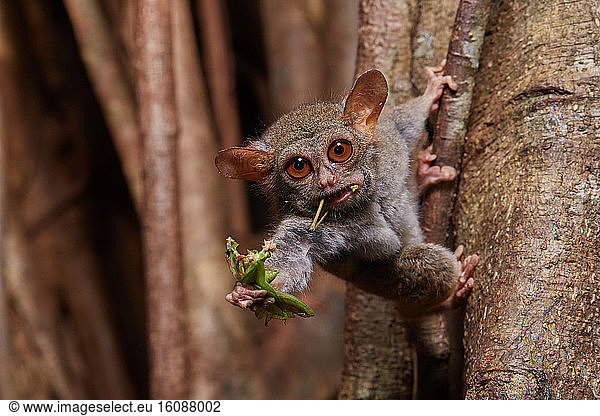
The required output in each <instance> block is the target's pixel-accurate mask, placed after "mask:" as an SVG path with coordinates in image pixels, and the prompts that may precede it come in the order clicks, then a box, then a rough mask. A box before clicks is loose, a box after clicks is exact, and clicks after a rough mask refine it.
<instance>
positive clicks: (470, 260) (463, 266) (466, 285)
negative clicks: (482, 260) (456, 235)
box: [436, 246, 479, 309]
mask: <svg viewBox="0 0 600 416" xmlns="http://www.w3.org/2000/svg"><path fill="white" fill-rule="evenodd" d="M463 250H464V249H463V246H458V247H457V248H456V250H455V251H454V257H456V261H457V262H458V263H459V266H460V274H459V276H458V284H457V285H456V288H455V289H454V291H453V293H452V294H451V295H450V296H448V298H447V299H446V300H445V301H443V302H442V303H440V304H439V305H438V308H439V309H455V308H458V307H459V306H461V305H463V304H464V302H465V301H466V299H467V297H468V296H469V294H470V293H471V290H472V289H473V284H474V280H473V278H472V277H471V272H472V271H473V269H474V268H475V266H476V265H477V262H478V261H479V257H478V256H477V254H472V255H470V256H467V258H465V259H464V260H461V259H460V258H461V257H462V255H463ZM438 308H436V309H438Z"/></svg>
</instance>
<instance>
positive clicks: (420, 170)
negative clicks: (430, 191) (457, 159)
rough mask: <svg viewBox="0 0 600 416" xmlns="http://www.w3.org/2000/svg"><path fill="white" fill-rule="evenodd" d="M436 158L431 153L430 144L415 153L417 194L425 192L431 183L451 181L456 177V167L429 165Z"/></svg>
mask: <svg viewBox="0 0 600 416" xmlns="http://www.w3.org/2000/svg"><path fill="white" fill-rule="evenodd" d="M436 158H437V155H435V154H433V153H432V146H429V147H427V148H426V149H425V150H421V151H420V152H419V154H418V155H417V183H418V186H419V194H422V193H423V192H425V190H426V189H427V188H429V187H430V186H432V185H435V184H438V183H440V182H444V181H451V180H453V179H454V178H456V169H454V168H453V167H452V166H431V162H433V161H434V160H435V159H436Z"/></svg>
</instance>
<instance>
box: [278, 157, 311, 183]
mask: <svg viewBox="0 0 600 416" xmlns="http://www.w3.org/2000/svg"><path fill="white" fill-rule="evenodd" d="M285 170H286V172H287V173H288V175H290V176H291V177H292V178H294V179H302V178H304V177H306V176H307V175H308V174H309V173H311V172H312V170H313V168H312V165H311V164H310V162H309V161H308V159H306V158H303V157H301V156H296V157H293V158H291V159H290V160H289V161H288V162H287V164H286V165H285Z"/></svg>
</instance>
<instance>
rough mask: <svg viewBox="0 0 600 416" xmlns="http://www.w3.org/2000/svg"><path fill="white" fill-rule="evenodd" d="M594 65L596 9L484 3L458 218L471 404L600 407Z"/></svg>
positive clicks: (599, 165)
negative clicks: (550, 402) (467, 255)
mask: <svg viewBox="0 0 600 416" xmlns="http://www.w3.org/2000/svg"><path fill="white" fill-rule="evenodd" d="M599 61H600V8H599V7H598V4H597V2H594V1H581V2H563V1H558V0H552V1H530V2H519V1H503V2H497V3H495V4H494V8H493V12H492V15H491V16H490V26H489V28H488V36H487V37H486V39H485V43H484V49H483V53H482V59H481V66H480V71H479V73H478V75H477V78H476V89H475V93H474V101H473V105H472V109H473V113H472V117H471V124H470V127H469V132H470V133H469V135H468V141H467V143H466V144H465V152H466V158H465V159H464V160H463V175H462V178H461V184H460V192H459V199H458V203H457V211H456V225H457V241H458V242H463V243H464V244H465V245H466V247H467V250H468V251H469V252H474V253H478V254H479V256H480V265H479V266H478V268H477V271H476V276H475V289H474V293H473V294H472V295H471V297H470V301H469V305H468V310H467V317H466V329H465V331H466V338H465V340H466V376H467V391H466V397H467V398H470V399H485V398H511V399H546V398H552V399H584V398H585V399H592V398H600V378H599V376H598V374H600V361H599V360H598V357H599V356H600V346H599V345H598V337H599V334H600V329H599V328H598V325H597V322H598V319H599V318H600V306H599V303H598V302H599V298H600V289H599V288H600V286H599V285H598V282H599V276H600V254H599V251H598V247H599V245H600V241H599V237H598V236H599V235H600V191H599V189H600V188H599V183H598V178H599V173H600V156H599V155H600V138H599V137H598V131H599V130H598V129H599V128H600V112H599V110H598V109H599V108H600V71H599V69H598V62H599Z"/></svg>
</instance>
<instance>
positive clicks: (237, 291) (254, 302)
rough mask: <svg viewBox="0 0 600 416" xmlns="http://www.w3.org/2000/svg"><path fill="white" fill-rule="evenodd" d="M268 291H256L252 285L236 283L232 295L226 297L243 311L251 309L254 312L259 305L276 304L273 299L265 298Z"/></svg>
mask: <svg viewBox="0 0 600 416" xmlns="http://www.w3.org/2000/svg"><path fill="white" fill-rule="evenodd" d="M266 295H267V291H266V290H256V289H254V288H253V287H252V286H250V285H245V284H243V283H242V282H236V283H235V286H233V290H232V291H231V293H228V294H227V296H225V299H226V300H227V302H229V303H231V304H232V305H235V306H238V307H240V308H242V309H246V308H250V309H252V310H254V309H255V308H256V307H257V306H259V305H269V304H271V303H274V302H275V299H273V298H271V297H265V296H266Z"/></svg>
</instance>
